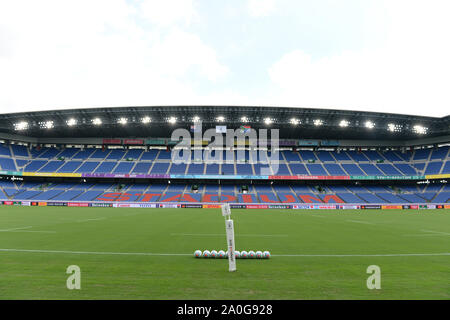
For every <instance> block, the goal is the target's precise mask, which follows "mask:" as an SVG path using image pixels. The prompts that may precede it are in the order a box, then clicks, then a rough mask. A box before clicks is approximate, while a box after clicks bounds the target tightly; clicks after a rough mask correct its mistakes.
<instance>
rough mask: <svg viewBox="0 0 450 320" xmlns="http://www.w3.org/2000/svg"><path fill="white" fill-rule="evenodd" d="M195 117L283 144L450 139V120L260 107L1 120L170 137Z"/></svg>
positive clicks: (74, 132) (89, 133)
mask: <svg viewBox="0 0 450 320" xmlns="http://www.w3.org/2000/svg"><path fill="white" fill-rule="evenodd" d="M194 116H198V117H199V118H200V119H201V120H202V122H203V129H204V130H205V129H208V128H214V127H215V126H216V125H226V126H227V127H228V128H233V129H236V128H239V127H240V126H241V125H250V126H251V127H252V128H254V129H260V128H266V129H268V128H274V129H280V138H283V139H290V138H292V139H302V138H305V139H365V140H372V139H383V140H409V139H414V138H419V136H418V134H417V133H414V132H413V130H412V128H413V126H415V125H421V126H423V127H427V128H428V133H427V135H426V136H427V137H436V136H442V135H446V134H449V133H450V117H449V116H447V117H443V118H434V117H421V116H411V115H401V114H389V113H376V112H363V111H344V110H332V109H312V108H286V107H257V106H255V107H251V106H242V107H240V106H159V107H158V106H154V107H115V108H90V109H70V110H52V111H40V112H24V113H10V114H0V132H5V133H11V134H17V133H19V134H21V135H26V136H30V137H55V138H64V137H80V138H83V137H104V138H113V137H129V138H134V137H170V136H171V133H172V131H173V130H174V129H176V128H186V129H189V128H190V126H191V125H192V124H193V120H192V119H193V117H194ZM218 116H222V117H224V118H225V121H224V122H218V121H217V117H218ZM243 116H245V117H247V118H248V120H249V122H248V123H244V122H242V121H241V118H242V117H243ZM97 117H98V118H100V119H101V121H102V124H101V125H100V126H96V125H93V124H92V119H94V118H97ZM122 117H123V118H127V121H128V122H127V124H126V125H122V124H120V123H118V119H119V118H122ZM144 117H150V118H151V123H147V124H143V123H142V118H144ZM169 117H176V118H177V122H176V124H169V123H168V121H167V120H168V118H169ZM70 118H74V119H76V120H77V122H78V123H77V125H76V126H73V127H69V126H68V125H67V123H66V121H67V120H68V119H70ZM265 118H271V119H272V120H273V123H272V124H271V125H267V124H265V123H264V119H265ZM292 118H296V119H298V120H300V124H298V125H293V124H291V122H290V121H291V119H292ZM316 119H320V120H322V121H323V125H321V126H315V125H314V120H316ZM341 120H347V121H349V125H348V127H345V128H344V127H340V126H339V123H340V121H341ZM21 121H26V122H28V124H29V127H28V129H27V130H24V131H20V132H18V131H16V130H15V129H14V124H15V123H18V122H21ZM46 121H53V125H54V127H53V128H52V129H46V128H42V124H41V123H43V122H46ZM366 121H372V122H373V123H375V127H374V128H373V129H368V128H366V126H365V123H366ZM389 123H394V124H400V125H402V126H403V127H402V130H401V131H400V132H390V131H388V130H387V125H388V124H389ZM422 137H423V136H422Z"/></svg>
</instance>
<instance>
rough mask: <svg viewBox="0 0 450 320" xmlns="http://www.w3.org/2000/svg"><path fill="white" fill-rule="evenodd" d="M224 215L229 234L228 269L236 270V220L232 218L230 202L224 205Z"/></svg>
mask: <svg viewBox="0 0 450 320" xmlns="http://www.w3.org/2000/svg"><path fill="white" fill-rule="evenodd" d="M222 215H223V216H224V217H225V230H226V234H227V248H228V271H230V272H233V271H236V255H235V252H234V249H235V245H234V222H233V220H232V219H231V208H230V205H229V204H228V203H225V204H223V205H222Z"/></svg>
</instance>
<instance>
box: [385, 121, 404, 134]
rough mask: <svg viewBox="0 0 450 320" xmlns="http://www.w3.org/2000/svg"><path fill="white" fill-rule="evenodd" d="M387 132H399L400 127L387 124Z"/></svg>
mask: <svg viewBox="0 0 450 320" xmlns="http://www.w3.org/2000/svg"><path fill="white" fill-rule="evenodd" d="M387 126H388V130H389V131H390V132H400V131H402V126H401V125H399V124H395V123H388V125H387Z"/></svg>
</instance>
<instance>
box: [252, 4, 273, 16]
mask: <svg viewBox="0 0 450 320" xmlns="http://www.w3.org/2000/svg"><path fill="white" fill-rule="evenodd" d="M247 8H248V12H249V14H250V15H251V16H252V17H265V16H268V15H270V14H271V13H272V12H273V10H274V9H275V0H248V2H247Z"/></svg>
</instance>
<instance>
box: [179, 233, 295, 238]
mask: <svg viewBox="0 0 450 320" xmlns="http://www.w3.org/2000/svg"><path fill="white" fill-rule="evenodd" d="M170 235H171V236H200V237H219V236H220V237H224V236H225V234H224V233H171V234H170ZM235 236H236V237H288V235H287V234H236V235H235Z"/></svg>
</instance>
